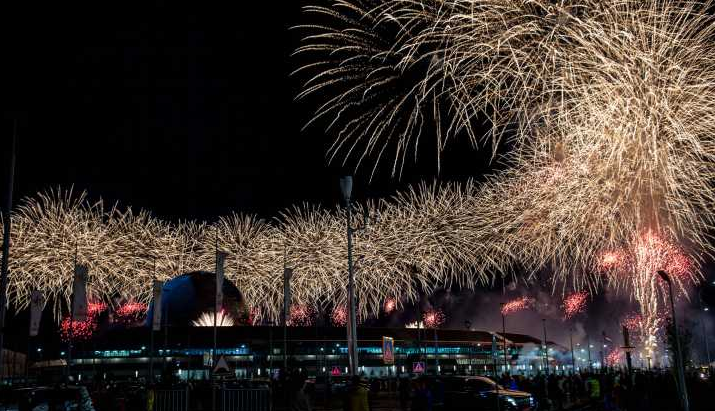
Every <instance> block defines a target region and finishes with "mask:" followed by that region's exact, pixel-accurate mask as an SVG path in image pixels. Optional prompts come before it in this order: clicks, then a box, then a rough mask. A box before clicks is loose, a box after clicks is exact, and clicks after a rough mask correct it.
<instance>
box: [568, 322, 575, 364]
mask: <svg viewBox="0 0 715 411" xmlns="http://www.w3.org/2000/svg"><path fill="white" fill-rule="evenodd" d="M569 341H570V342H571V375H574V374H576V357H575V356H574V354H573V328H571V329H569Z"/></svg>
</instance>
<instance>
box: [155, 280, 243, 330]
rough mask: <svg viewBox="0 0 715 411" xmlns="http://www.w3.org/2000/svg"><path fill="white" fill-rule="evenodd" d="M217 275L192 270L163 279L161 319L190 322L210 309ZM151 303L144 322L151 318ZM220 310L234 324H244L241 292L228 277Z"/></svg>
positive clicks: (176, 324)
mask: <svg viewBox="0 0 715 411" xmlns="http://www.w3.org/2000/svg"><path fill="white" fill-rule="evenodd" d="M215 284H216V276H215V275H214V273H210V272H206V271H195V272H191V273H187V274H183V275H180V276H178V277H175V278H172V279H171V280H169V281H167V282H166V283H164V288H163V294H162V305H163V307H162V310H163V313H164V317H163V318H162V322H165V321H167V320H168V324H169V325H170V326H172V327H186V326H191V325H192V323H193V322H194V321H196V320H198V319H199V317H201V315H203V314H205V313H213V309H214V299H215V297H214V295H215V292H216V286H215ZM153 308H154V307H153V303H152V304H151V305H150V306H149V313H148V315H147V324H151V322H152V317H153V315H152V313H153ZM223 311H224V316H227V317H230V318H231V319H232V320H233V323H234V324H236V325H242V324H246V322H247V318H248V314H247V310H246V304H245V301H244V300H243V295H241V292H240V291H239V290H238V288H236V286H235V285H234V284H233V283H232V282H231V281H229V280H227V279H225V278H224V280H223Z"/></svg>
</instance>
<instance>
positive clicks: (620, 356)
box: [605, 348, 625, 367]
mask: <svg viewBox="0 0 715 411" xmlns="http://www.w3.org/2000/svg"><path fill="white" fill-rule="evenodd" d="M624 358H625V353H624V352H623V350H621V349H620V348H616V349H614V350H612V351H611V352H609V353H608V355H606V358H605V362H606V366H607V367H617V366H618V365H620V364H622V363H623V360H624Z"/></svg>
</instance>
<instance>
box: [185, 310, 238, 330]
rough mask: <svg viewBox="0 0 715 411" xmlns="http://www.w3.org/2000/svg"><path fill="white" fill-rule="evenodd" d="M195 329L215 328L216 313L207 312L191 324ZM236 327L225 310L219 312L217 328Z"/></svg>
mask: <svg viewBox="0 0 715 411" xmlns="http://www.w3.org/2000/svg"><path fill="white" fill-rule="evenodd" d="M191 325H193V326H194V327H213V326H214V313H213V312H205V313H203V314H201V315H200V316H199V318H197V319H195V320H194V321H192V322H191ZM234 325H235V321H234V320H233V317H232V316H231V315H230V314H228V313H227V312H225V311H224V310H221V311H219V312H218V313H217V314H216V326H217V327H232V326H234Z"/></svg>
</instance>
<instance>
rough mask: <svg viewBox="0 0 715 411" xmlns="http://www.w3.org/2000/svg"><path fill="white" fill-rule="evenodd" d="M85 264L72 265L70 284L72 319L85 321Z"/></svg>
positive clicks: (86, 269) (86, 270) (86, 271)
mask: <svg viewBox="0 0 715 411" xmlns="http://www.w3.org/2000/svg"><path fill="white" fill-rule="evenodd" d="M88 271H89V269H88V268H87V266H86V265H81V264H79V265H76V266H75V267H74V283H73V284H72V320H73V321H87V273H88Z"/></svg>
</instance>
